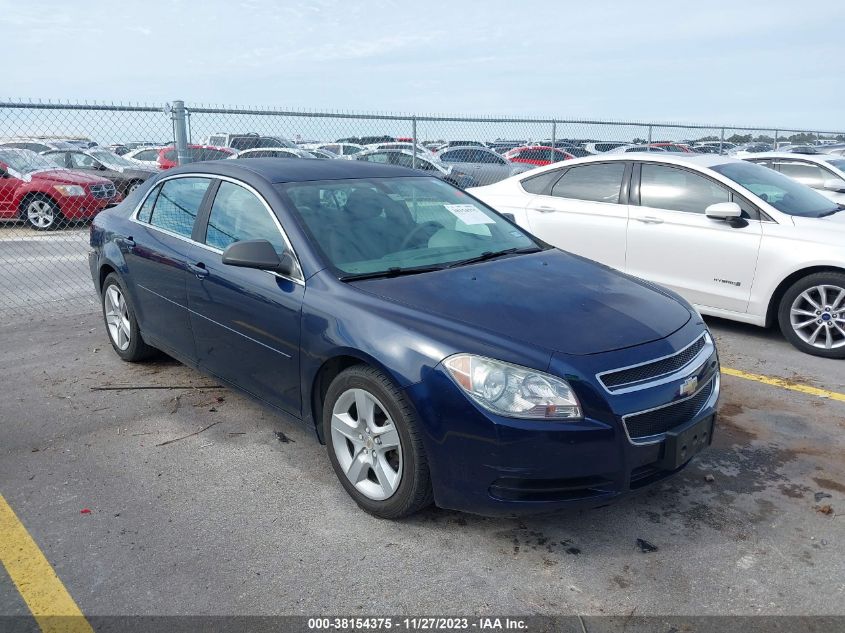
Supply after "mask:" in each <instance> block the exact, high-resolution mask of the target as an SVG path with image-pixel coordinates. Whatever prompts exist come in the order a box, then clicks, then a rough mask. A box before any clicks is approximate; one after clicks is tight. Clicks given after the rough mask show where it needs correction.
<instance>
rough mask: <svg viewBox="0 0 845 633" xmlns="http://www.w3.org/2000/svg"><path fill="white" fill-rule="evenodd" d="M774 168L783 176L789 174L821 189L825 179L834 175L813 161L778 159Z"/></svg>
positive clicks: (802, 182)
mask: <svg viewBox="0 0 845 633" xmlns="http://www.w3.org/2000/svg"><path fill="white" fill-rule="evenodd" d="M775 168H776V169H777V170H778V171H779V172H780V173H782V174H783V175H784V176H789V177H790V178H792V179H793V180H797V181H798V182H800V183H801V184H804V185H807V186H808V187H812V188H813V189H823V188H824V181H825V180H826V179H830V178H835V177H836V176H834V175H833V174H832V173H829V172H827V171H826V170H825V169H823V168H822V167H819V166H818V165H816V164H815V163H805V162H804V161H799V160H778V161H776V162H775Z"/></svg>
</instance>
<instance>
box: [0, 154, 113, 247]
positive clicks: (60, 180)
mask: <svg viewBox="0 0 845 633" xmlns="http://www.w3.org/2000/svg"><path fill="white" fill-rule="evenodd" d="M120 200H121V196H120V194H119V193H118V192H117V190H116V189H115V186H114V183H112V182H111V181H110V180H107V179H105V178H101V177H100V176H95V175H93V174H86V173H85V172H81V171H74V170H71V169H64V168H62V167H59V166H58V165H56V164H55V163H53V162H51V161H50V160H48V159H47V158H45V157H44V156H41V155H39V154H36V153H35V152H33V151H32V150H28V149H12V148H8V149H5V148H0V219H9V220H14V219H18V218H20V219H22V220H24V221H25V222H26V223H27V224H29V226H31V227H32V228H34V229H37V230H39V231H44V230H47V229H55V228H57V227H59V226H60V225H62V224H65V223H67V222H70V221H73V220H84V219H87V218H92V217H94V216H95V215H97V213H99V212H100V211H102V210H103V209H105V208H106V207H111V206H114V205H115V204H117V203H118V202H120Z"/></svg>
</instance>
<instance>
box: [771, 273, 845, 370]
mask: <svg viewBox="0 0 845 633" xmlns="http://www.w3.org/2000/svg"><path fill="white" fill-rule="evenodd" d="M778 324H779V325H780V330H781V332H783V335H784V336H785V337H786V340H788V341H789V342H790V343H792V344H793V345H794V346H795V347H797V348H798V349H799V350H801V351H802V352H805V353H807V354H812V355H813V356H821V357H823V358H845V274H843V273H837V272H823V273H814V274H812V275H807V276H806V277H804V278H803V279H799V280H798V281H796V282H795V283H794V284H792V286H790V287H789V289H788V290H787V291H786V293H785V294H784V295H783V298H782V299H781V301H780V305H779V307H778Z"/></svg>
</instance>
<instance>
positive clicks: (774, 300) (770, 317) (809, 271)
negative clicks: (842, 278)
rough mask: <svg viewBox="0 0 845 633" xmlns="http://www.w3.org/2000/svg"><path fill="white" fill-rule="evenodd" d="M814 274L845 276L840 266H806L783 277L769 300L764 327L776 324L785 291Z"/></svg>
mask: <svg viewBox="0 0 845 633" xmlns="http://www.w3.org/2000/svg"><path fill="white" fill-rule="evenodd" d="M816 273H841V274H845V268H842V267H841V266H829V265H823V266H808V267H807V268H802V269H800V270H796V271H795V272H794V273H792V274H790V275H789V276H788V277H785V278H784V279H783V280H782V281H781V282H780V283H779V284H778V286H777V288H775V291H774V292H773V293H772V296H771V298H770V299H769V307H768V308H767V310H766V327H771V326H772V325H774V324H775V323H776V322H777V317H778V309H779V308H780V302H781V299H783V295H784V294H786V291H787V290H788V289H789V288H790V287H791V286H792V284H794V283H795V282H796V281H798V280H799V279H802V278H804V277H807V276H809V275H814V274H816Z"/></svg>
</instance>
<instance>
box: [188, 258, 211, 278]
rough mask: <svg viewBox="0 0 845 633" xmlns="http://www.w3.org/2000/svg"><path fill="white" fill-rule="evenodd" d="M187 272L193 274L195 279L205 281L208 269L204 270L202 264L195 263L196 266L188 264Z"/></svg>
mask: <svg viewBox="0 0 845 633" xmlns="http://www.w3.org/2000/svg"><path fill="white" fill-rule="evenodd" d="M188 270H190V271H191V272H192V273H194V275H196V277H197V279H205V278H206V277H208V268H206V267H205V264H203V263H202V262H197V263H196V264H188Z"/></svg>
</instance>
